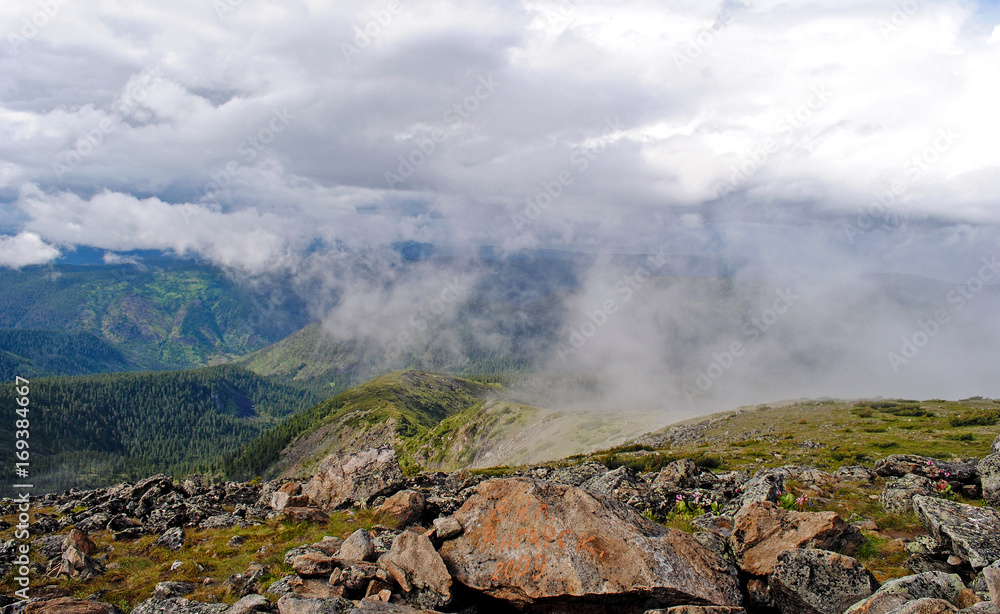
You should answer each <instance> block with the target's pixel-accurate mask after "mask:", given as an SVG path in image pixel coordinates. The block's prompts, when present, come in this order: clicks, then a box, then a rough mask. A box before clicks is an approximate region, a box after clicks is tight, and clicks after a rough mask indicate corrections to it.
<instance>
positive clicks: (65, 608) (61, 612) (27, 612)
mask: <svg viewBox="0 0 1000 614" xmlns="http://www.w3.org/2000/svg"><path fill="white" fill-rule="evenodd" d="M23 611H24V614H121V612H122V611H121V610H119V609H118V608H116V607H115V606H113V605H111V604H110V603H100V602H97V601H84V600H81V599H71V598H69V597H60V598H58V599H49V600H47V601H35V602H33V603H29V604H27V605H26V606H25V607H24V610H23Z"/></svg>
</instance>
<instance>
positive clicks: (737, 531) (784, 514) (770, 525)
mask: <svg viewBox="0 0 1000 614" xmlns="http://www.w3.org/2000/svg"><path fill="white" fill-rule="evenodd" d="M733 522H734V524H733V534H732V536H730V538H729V544H730V546H731V547H732V550H733V554H734V555H735V556H736V562H737V563H738V564H739V566H740V568H742V569H743V570H744V571H746V572H747V573H750V574H753V575H757V576H764V575H767V574H769V573H771V572H772V571H773V570H774V566H775V564H777V562H778V555H779V554H781V553H782V552H784V551H785V550H792V549H794V548H819V549H821V550H836V551H839V552H847V553H851V552H853V551H854V550H855V549H856V548H857V547H858V546H859V545H860V544H861V543H862V541H863V540H864V537H863V536H862V535H861V531H859V530H858V529H857V528H856V527H854V526H851V525H850V524H848V523H846V522H844V521H843V520H842V519H841V518H840V517H839V516H837V513H836V512H795V511H789V510H786V509H784V508H782V507H780V506H778V505H775V504H774V503H771V502H769V501H759V502H757V503H752V504H750V505H748V506H746V507H744V508H743V509H741V510H740V511H739V512H738V513H737V514H736V516H734V517H733Z"/></svg>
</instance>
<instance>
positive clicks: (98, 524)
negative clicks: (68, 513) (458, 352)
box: [76, 512, 111, 533]
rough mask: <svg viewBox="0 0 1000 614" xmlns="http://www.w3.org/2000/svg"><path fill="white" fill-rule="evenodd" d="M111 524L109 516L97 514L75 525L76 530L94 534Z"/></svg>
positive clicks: (101, 513)
mask: <svg viewBox="0 0 1000 614" xmlns="http://www.w3.org/2000/svg"><path fill="white" fill-rule="evenodd" d="M110 522H111V515H110V514H107V513H104V512H97V513H96V514H92V515H90V516H88V517H86V518H84V519H82V520H80V521H79V522H77V523H76V528H77V529H79V530H81V531H83V532H84V533H96V532H98V531H102V530H104V529H105V528H107V526H108V523H110Z"/></svg>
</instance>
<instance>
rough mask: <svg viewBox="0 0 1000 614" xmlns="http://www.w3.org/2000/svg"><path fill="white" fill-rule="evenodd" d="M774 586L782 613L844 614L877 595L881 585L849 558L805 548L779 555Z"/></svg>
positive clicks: (775, 568) (773, 590)
mask: <svg viewBox="0 0 1000 614" xmlns="http://www.w3.org/2000/svg"><path fill="white" fill-rule="evenodd" d="M770 587H771V598H772V601H773V602H774V604H775V606H776V607H777V608H778V609H779V610H780V611H781V612H782V614H842V613H843V611H844V610H846V609H847V608H848V607H850V606H851V605H853V604H855V603H857V602H858V601H861V600H862V599H865V598H867V597H869V596H870V595H871V594H872V593H873V592H875V590H876V589H878V582H876V581H875V578H874V577H873V576H872V575H871V573H869V571H868V570H867V569H865V566H864V565H862V564H861V563H859V562H858V561H857V560H855V559H852V558H851V557H849V556H844V555H841V554H836V553H834V552H829V551H826V550H816V549H809V548H803V549H796V550H786V551H784V552H782V553H781V554H779V555H778V562H777V564H776V565H775V566H774V571H773V572H771V576H770Z"/></svg>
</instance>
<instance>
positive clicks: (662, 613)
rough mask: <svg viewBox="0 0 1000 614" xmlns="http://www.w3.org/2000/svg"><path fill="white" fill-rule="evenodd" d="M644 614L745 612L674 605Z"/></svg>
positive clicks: (741, 612) (739, 609)
mask: <svg viewBox="0 0 1000 614" xmlns="http://www.w3.org/2000/svg"><path fill="white" fill-rule="evenodd" d="M646 614H746V610H744V609H743V608H733V607H728V606H720V605H675V606H674V607H672V608H667V609H666V610H646Z"/></svg>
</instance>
